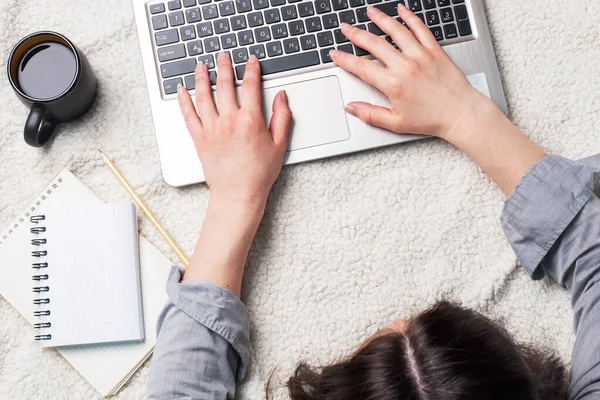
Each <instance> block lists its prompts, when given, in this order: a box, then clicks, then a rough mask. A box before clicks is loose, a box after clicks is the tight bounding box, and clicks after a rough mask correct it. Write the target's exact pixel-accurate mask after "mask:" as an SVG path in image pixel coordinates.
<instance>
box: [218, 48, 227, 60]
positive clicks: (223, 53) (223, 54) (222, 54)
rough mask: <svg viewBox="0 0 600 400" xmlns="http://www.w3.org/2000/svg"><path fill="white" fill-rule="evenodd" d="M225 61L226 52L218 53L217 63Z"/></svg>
mask: <svg viewBox="0 0 600 400" xmlns="http://www.w3.org/2000/svg"><path fill="white" fill-rule="evenodd" d="M226 59H227V52H226V51H222V52H220V53H219V56H218V57H217V61H219V62H221V61H225V60H226Z"/></svg>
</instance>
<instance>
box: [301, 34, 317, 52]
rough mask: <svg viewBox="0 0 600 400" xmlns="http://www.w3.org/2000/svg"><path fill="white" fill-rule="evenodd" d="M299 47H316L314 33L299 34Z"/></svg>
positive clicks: (304, 48)
mask: <svg viewBox="0 0 600 400" xmlns="http://www.w3.org/2000/svg"><path fill="white" fill-rule="evenodd" d="M300 47H302V50H311V49H315V48H317V38H315V35H305V36H301V37H300Z"/></svg>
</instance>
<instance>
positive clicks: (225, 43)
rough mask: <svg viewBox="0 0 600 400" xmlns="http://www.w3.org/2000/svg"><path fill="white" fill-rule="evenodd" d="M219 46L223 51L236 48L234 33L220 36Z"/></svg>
mask: <svg viewBox="0 0 600 400" xmlns="http://www.w3.org/2000/svg"><path fill="white" fill-rule="evenodd" d="M221 46H222V47H223V49H232V48H234V47H237V38H236V37H235V33H228V34H226V35H223V36H221Z"/></svg>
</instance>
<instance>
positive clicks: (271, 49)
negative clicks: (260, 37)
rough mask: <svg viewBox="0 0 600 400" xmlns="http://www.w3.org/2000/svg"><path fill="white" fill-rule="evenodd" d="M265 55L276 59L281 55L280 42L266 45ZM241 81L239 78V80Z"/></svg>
mask: <svg viewBox="0 0 600 400" xmlns="http://www.w3.org/2000/svg"><path fill="white" fill-rule="evenodd" d="M267 54H268V55H269V57H277V56H280V55H282V54H283V47H281V42H271V43H268V44H267ZM240 79H241V78H240Z"/></svg>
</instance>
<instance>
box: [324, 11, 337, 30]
mask: <svg viewBox="0 0 600 400" xmlns="http://www.w3.org/2000/svg"><path fill="white" fill-rule="evenodd" d="M322 18H323V26H324V27H325V29H331V28H337V27H338V26H340V22H339V21H338V17H337V14H327V15H323V17H322Z"/></svg>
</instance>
